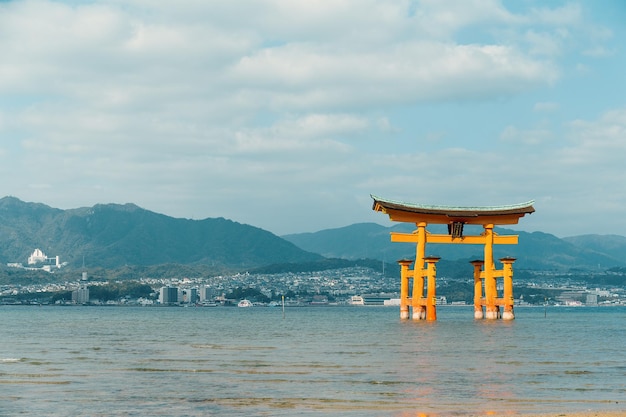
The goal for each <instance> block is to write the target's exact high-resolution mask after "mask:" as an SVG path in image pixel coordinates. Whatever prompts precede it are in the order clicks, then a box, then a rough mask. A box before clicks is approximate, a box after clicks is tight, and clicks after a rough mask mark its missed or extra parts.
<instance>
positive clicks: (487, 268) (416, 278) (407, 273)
mask: <svg viewBox="0 0 626 417" xmlns="http://www.w3.org/2000/svg"><path fill="white" fill-rule="evenodd" d="M371 197H372V199H373V200H374V205H373V207H372V209H373V210H375V211H380V212H382V213H385V214H387V215H388V216H389V219H390V220H392V221H397V222H405V223H414V224H415V225H416V226H417V230H416V231H415V232H413V233H397V232H392V233H391V241H392V242H410V243H415V244H416V251H415V253H416V255H415V265H414V267H413V270H410V268H409V267H410V264H411V263H413V261H411V260H401V261H398V262H399V263H400V266H401V277H400V317H401V318H404V319H407V318H409V306H411V307H412V308H413V320H423V319H426V320H436V319H437V312H436V282H435V279H436V263H437V261H439V258H436V257H426V243H456V244H475V245H476V244H480V245H484V259H482V260H476V261H472V264H473V265H474V317H475V318H477V319H482V318H483V317H484V318H487V319H497V318H499V317H500V307H499V306H504V312H503V313H502V315H501V317H502V318H503V319H506V320H512V319H514V318H515V315H514V314H513V262H514V261H515V259H514V258H502V259H500V262H502V264H503V269H501V270H497V269H496V266H495V262H494V259H493V245H494V244H509V245H516V244H517V241H518V237H517V236H516V235H514V236H499V235H497V234H496V233H494V231H493V228H494V226H495V225H507V224H517V223H518V222H519V219H520V218H521V217H524V216H525V215H526V214H531V213H534V211H535V209H534V208H533V206H532V205H533V203H534V202H533V201H529V202H527V203H522V204H515V205H508V206H490V207H453V206H434V205H423V204H412V203H403V202H399V201H394V200H385V199H382V198H379V197H376V196H373V195H372V196H371ZM428 224H445V225H447V226H448V234H447V235H440V234H432V233H430V232H428V231H427V230H426V226H427V225H428ZM466 224H472V225H481V226H483V228H484V232H483V233H482V234H480V235H478V236H465V235H463V226H464V225H466ZM410 278H412V279H413V291H412V296H409V287H410V285H409V284H410V283H409V279H410ZM424 278H426V279H427V282H426V284H427V294H426V297H424ZM496 278H503V279H504V291H503V295H502V297H500V298H499V297H498V294H497V285H496ZM483 282H484V284H483ZM483 286H484V297H483V293H482V289H483ZM483 306H484V307H485V312H484V313H483Z"/></svg>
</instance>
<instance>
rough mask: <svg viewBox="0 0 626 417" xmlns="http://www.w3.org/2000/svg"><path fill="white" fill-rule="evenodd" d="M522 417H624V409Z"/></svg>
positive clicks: (625, 414)
mask: <svg viewBox="0 0 626 417" xmlns="http://www.w3.org/2000/svg"><path fill="white" fill-rule="evenodd" d="M524 417H626V410H622V411H581V412H575V413H570V412H556V413H548V414H530V415H524Z"/></svg>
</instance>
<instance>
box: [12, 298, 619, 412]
mask: <svg viewBox="0 0 626 417" xmlns="http://www.w3.org/2000/svg"><path fill="white" fill-rule="evenodd" d="M515 312H516V319H515V320H514V321H502V320H497V321H489V320H474V318H473V310H472V307H439V308H438V311H437V313H438V320H437V321H436V322H413V321H410V320H400V319H399V310H398V308H397V307H362V306H359V307H357V306H352V307H293V308H287V309H286V310H285V312H284V315H283V311H282V309H281V308H280V307H278V308H269V307H266V308H264V307H252V308H236V307H230V308H228V307H212V308H180V307H173V308H168V307H143V308H142V307H53V306H43V307H38V306H3V307H0V318H1V319H0V416H14V415H38V416H148V415H155V416H239V415H247V416H293V415H305V416H306V415H311V416H313V415H316V416H318V415H321V416H475V415H478V416H482V415H524V414H527V413H539V412H557V411H559V412H563V411H585V410H626V350H625V348H626V308H623V307H603V308H602V307H596V308H591V307H578V308H565V307H561V308H547V309H544V308H543V307H541V308H517V309H516V311H515Z"/></svg>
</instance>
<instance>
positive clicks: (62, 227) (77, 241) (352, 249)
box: [0, 197, 626, 271]
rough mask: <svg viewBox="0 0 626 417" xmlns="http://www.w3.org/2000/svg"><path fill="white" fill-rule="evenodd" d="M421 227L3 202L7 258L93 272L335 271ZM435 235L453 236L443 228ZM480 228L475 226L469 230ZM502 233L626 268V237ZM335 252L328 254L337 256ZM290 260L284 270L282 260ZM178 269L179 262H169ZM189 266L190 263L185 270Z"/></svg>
mask: <svg viewBox="0 0 626 417" xmlns="http://www.w3.org/2000/svg"><path fill="white" fill-rule="evenodd" d="M413 229H414V227H413V225H410V224H403V223H398V224H395V225H393V226H391V227H385V226H382V225H379V224H375V223H358V224H353V225H350V226H346V227H342V228H338V229H329V230H322V231H319V232H316V233H301V234H293V235H287V236H283V237H278V236H276V235H274V234H272V233H270V232H268V231H265V230H262V229H259V228H257V227H254V226H250V225H244V224H240V223H237V222H234V221H231V220H227V219H225V218H208V219H204V220H189V219H180V218H173V217H169V216H166V215H163V214H158V213H154V212H151V211H148V210H145V209H142V208H140V207H138V206H136V205H134V204H125V205H119V204H98V205H95V206H93V207H86V208H78V209H70V210H61V209H56V208H51V207H49V206H47V205H44V204H40V203H27V202H23V201H21V200H19V199H17V198H14V197H4V198H1V199H0V262H2V263H3V264H5V265H6V264H7V263H9V262H20V263H25V262H26V260H27V258H28V256H29V255H30V254H31V253H32V252H33V250H34V249H36V248H39V249H41V250H43V251H44V252H45V253H46V254H47V255H48V256H51V257H54V256H56V255H59V256H60V258H61V261H62V262H68V263H69V265H70V266H74V267H76V268H78V267H80V266H81V265H82V263H83V259H84V262H85V264H86V265H87V267H88V268H120V267H124V266H128V267H153V266H156V265H187V266H190V267H194V266H195V267H197V266H201V267H202V270H206V268H207V267H208V268H213V269H215V270H229V269H230V270H244V269H250V270H254V269H256V270H263V271H270V270H271V271H281V270H290V271H294V270H298V269H302V268H306V269H307V270H312V269H315V268H316V266H315V265H316V264H317V265H318V267H319V268H322V269H323V268H328V267H330V266H329V265H331V266H332V265H334V264H335V263H336V261H332V262H329V261H331V260H332V259H335V258H337V259H347V260H363V262H369V261H367V260H368V259H369V260H377V261H380V265H381V266H382V264H383V263H387V264H388V265H389V264H395V261H396V260H398V259H401V258H410V259H411V258H414V257H415V245H414V244H410V243H392V242H391V241H390V237H389V233H390V232H392V231H399V232H411V231H412V230H413ZM428 230H429V231H430V232H431V233H446V231H445V227H444V226H441V225H433V226H432V227H431V226H429V227H428ZM481 231H482V228H480V227H475V228H471V227H468V228H467V230H466V231H465V233H466V234H479V233H480V232H481ZM495 231H496V233H498V234H501V235H510V234H517V235H519V244H518V245H496V246H495V247H494V256H495V258H496V259H498V258H501V257H504V256H513V257H515V258H517V261H516V263H515V268H516V270H517V271H519V270H521V269H527V270H555V271H567V270H570V269H575V268H580V269H585V270H607V269H610V268H614V267H617V268H622V267H626V260H625V259H626V257H625V256H624V254H626V237H622V236H596V235H587V236H573V237H568V238H564V239H559V238H557V237H556V236H553V235H550V234H547V233H542V232H533V233H527V232H519V231H513V230H507V229H501V228H496V229H495ZM482 251H483V248H482V246H481V245H437V244H430V245H428V246H427V255H436V256H441V257H442V265H441V266H442V267H443V265H444V264H443V262H444V261H445V262H454V261H461V262H463V264H464V265H466V264H465V262H467V261H469V260H472V259H480V258H482V257H483V253H482ZM329 258H330V259H329ZM281 265H284V266H281ZM169 268H170V269H171V268H172V267H171V266H170V267H169ZM179 268H182V267H179Z"/></svg>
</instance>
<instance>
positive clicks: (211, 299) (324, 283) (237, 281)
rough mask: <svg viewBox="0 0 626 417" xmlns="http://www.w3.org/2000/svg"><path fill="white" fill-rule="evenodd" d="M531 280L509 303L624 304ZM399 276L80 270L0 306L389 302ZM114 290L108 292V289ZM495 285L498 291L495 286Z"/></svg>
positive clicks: (625, 301) (583, 289)
mask: <svg viewBox="0 0 626 417" xmlns="http://www.w3.org/2000/svg"><path fill="white" fill-rule="evenodd" d="M533 276H534V279H533V280H525V281H519V280H518V282H516V285H515V291H514V295H515V305H516V306H540V305H553V306H615V305H626V288H622V287H619V286H610V285H609V286H601V287H600V286H590V285H589V283H585V282H584V281H582V280H580V277H578V276H576V275H572V274H569V277H564V276H563V275H562V274H556V273H554V272H550V273H548V272H546V273H536V274H535V275H533ZM398 282H399V278H398V277H396V276H388V275H383V274H382V273H380V272H376V271H373V270H372V269H370V268H363V267H358V266H355V267H353V268H344V269H333V270H327V271H319V272H315V273H282V274H249V273H239V274H233V275H219V276H214V277H208V278H207V277H205V278H192V277H181V278H177V279H155V278H147V277H143V278H137V279H136V280H131V281H128V280H126V281H116V282H111V281H97V280H94V279H91V278H90V277H89V276H88V274H87V272H82V273H81V274H80V275H78V276H77V280H75V281H72V282H70V281H68V282H62V283H61V282H55V283H45V284H24V285H20V284H11V285H3V286H0V303H2V304H52V305H137V306H197V307H218V306H237V305H238V304H239V302H240V301H241V300H244V299H245V300H249V301H250V304H251V305H253V306H258V307H261V306H275V305H278V304H282V303H283V300H284V303H285V305H286V306H306V305H363V306H368V305H380V306H383V305H390V306H392V305H397V304H398V303H399V293H398ZM437 287H438V288H437V295H438V297H437V303H438V304H439V305H466V304H471V303H472V287H473V282H471V281H470V279H467V280H458V279H455V280H453V279H447V278H445V277H441V278H440V279H439V281H438V285H437ZM113 289H115V291H113ZM500 290H501V289H500Z"/></svg>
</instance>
